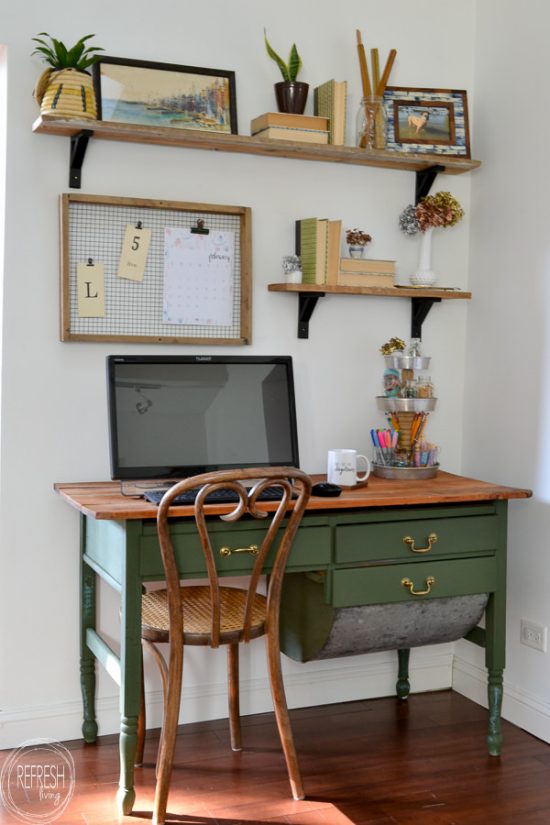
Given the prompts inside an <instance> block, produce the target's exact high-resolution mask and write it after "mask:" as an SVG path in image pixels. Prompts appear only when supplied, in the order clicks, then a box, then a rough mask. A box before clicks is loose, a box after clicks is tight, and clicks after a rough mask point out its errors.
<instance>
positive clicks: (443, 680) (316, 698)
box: [0, 645, 453, 748]
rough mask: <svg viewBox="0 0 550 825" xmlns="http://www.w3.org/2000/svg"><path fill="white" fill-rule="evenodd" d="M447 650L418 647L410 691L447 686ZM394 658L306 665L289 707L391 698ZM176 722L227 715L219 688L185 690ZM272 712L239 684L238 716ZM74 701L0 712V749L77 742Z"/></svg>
mask: <svg viewBox="0 0 550 825" xmlns="http://www.w3.org/2000/svg"><path fill="white" fill-rule="evenodd" d="M452 663H453V650H452V646H451V645H440V646H438V647H432V648H419V649H418V650H413V651H412V653H411V662H410V681H411V691H412V692H415V693H419V692H422V691H427V690H443V689H445V688H449V687H450V686H451V676H452ZM396 679H397V655H396V654H394V653H392V654H386V653H384V654H372V655H370V656H354V657H350V658H348V659H339V660H336V659H332V660H330V661H325V662H310V663H308V664H305V665H303V666H300V667H295V669H293V672H290V673H286V674H285V687H286V694H287V700H288V705H289V707H290V708H299V707H308V706H314V705H325V704H333V703H335V702H350V701H356V700H360V699H372V698H375V697H380V696H392V695H394V694H395V683H396ZM182 707H183V714H182V718H181V721H182V722H200V721H205V720H209V719H221V718H224V717H226V716H227V688H226V684H225V682H224V683H209V684H205V685H199V686H192V687H185V686H184V697H183V702H182ZM272 709H273V705H272V701H271V693H270V690H269V683H268V681H267V678H263V677H262V678H258V679H249V680H244V679H243V680H241V713H242V714H243V716H246V715H249V714H252V713H265V712H268V711H271V710H272ZM96 716H97V720H98V726H99V734H100V735H101V734H108V733H117V732H118V729H119V699H118V693H117V694H113V695H110V696H105V697H101V698H99V699H97V701H96ZM161 716H162V694H161V692H160V691H151V692H148V693H147V725H148V727H153V728H154V727H159V726H160V722H161ZM81 725H82V704H81V702H80V700H75V701H71V702H62V703H59V704H55V705H32V706H26V707H20V708H16V709H13V710H10V711H6V712H3V713H0V748H12V747H18V746H19V745H21V744H22V743H23V742H24V741H26V740H29V739H37V738H50V739H56V740H58V741H68V740H71V739H79V738H80V737H81V735H82V734H81Z"/></svg>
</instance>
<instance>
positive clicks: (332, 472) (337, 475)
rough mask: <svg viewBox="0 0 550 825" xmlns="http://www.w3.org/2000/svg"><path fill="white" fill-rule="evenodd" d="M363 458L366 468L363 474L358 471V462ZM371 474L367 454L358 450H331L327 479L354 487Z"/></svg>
mask: <svg viewBox="0 0 550 825" xmlns="http://www.w3.org/2000/svg"><path fill="white" fill-rule="evenodd" d="M360 459H362V460H363V461H364V462H365V465H366V470H365V471H364V473H363V475H361V476H360V475H358V473H357V463H358V462H359V460H360ZM369 475H370V461H369V460H368V458H367V456H366V455H361V454H360V453H358V452H357V450H329V451H328V466H327V481H329V482H330V483H331V484H341V485H342V486H344V487H353V486H354V485H355V484H358V483H359V482H362V481H366V480H367V478H368V477H369Z"/></svg>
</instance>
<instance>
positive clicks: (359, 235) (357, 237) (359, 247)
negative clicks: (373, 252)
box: [346, 229, 372, 258]
mask: <svg viewBox="0 0 550 825" xmlns="http://www.w3.org/2000/svg"><path fill="white" fill-rule="evenodd" d="M371 241H372V238H371V236H370V235H368V234H367V233H366V232H363V230H362V229H346V242H347V244H348V249H349V255H350V258H362V257H363V253H364V251H365V247H366V245H367V244H368V243H370V242H371Z"/></svg>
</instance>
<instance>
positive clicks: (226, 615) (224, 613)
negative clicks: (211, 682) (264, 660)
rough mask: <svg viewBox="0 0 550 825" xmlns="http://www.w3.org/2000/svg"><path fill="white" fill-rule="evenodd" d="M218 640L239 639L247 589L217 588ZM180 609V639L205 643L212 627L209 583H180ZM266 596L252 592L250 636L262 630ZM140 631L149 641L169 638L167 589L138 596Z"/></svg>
mask: <svg viewBox="0 0 550 825" xmlns="http://www.w3.org/2000/svg"><path fill="white" fill-rule="evenodd" d="M219 592H220V614H221V615H220V644H231V643H232V642H239V641H240V640H241V637H242V632H243V628H244V623H243V618H244V611H245V605H246V590H242V589H240V588H236V587H221V588H220V591H219ZM180 598H181V606H182V611H183V643H184V644H186V645H208V644H210V639H211V630H212V601H211V595H210V587H207V586H202V585H199V586H196V587H181V588H180ZM266 609H267V600H266V598H265V596H263V595H262V594H260V593H256V594H254V602H253V605H252V621H251V625H250V638H251V639H256V638H257V637H258V636H263V634H264V633H265V617H266ZM141 635H142V638H143V639H146V640H147V641H149V642H169V641H170V616H169V612H168V593H167V591H166V590H152V591H150V592H149V593H147V594H145V595H144V596H143V597H142V600H141Z"/></svg>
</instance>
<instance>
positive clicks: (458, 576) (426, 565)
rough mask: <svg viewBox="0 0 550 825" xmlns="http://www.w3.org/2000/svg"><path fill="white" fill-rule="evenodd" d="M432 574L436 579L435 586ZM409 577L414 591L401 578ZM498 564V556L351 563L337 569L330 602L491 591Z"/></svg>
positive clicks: (343, 603)
mask: <svg viewBox="0 0 550 825" xmlns="http://www.w3.org/2000/svg"><path fill="white" fill-rule="evenodd" d="M429 577H432V578H433V579H434V581H433V583H432V584H431V586H430V585H429V583H428V580H429ZM403 579H408V580H410V581H411V582H412V583H413V590H414V591H415V592H421V593H422V592H423V591H426V590H427V591H429V592H428V593H426V594H425V595H413V594H412V593H411V592H410V589H409V588H408V587H406V586H404V585H403V584H402V583H401V582H402V580H403ZM496 583H497V566H496V558H495V557H494V556H487V557H485V558H478V559H454V560H448V561H431V560H430V561H428V560H426V561H425V562H421V563H418V562H416V563H415V562H413V563H410V564H387V565H382V566H379V567H359V568H357V567H350V568H348V569H346V570H334V571H333V573H332V582H331V584H332V587H331V599H330V603H331V604H332V606H333V607H352V606H354V605H363V604H379V603H382V602H384V603H386V602H403V601H422V599H435V598H443V597H444V596H465V595H467V594H472V593H490V592H493V591H494V590H495V589H496Z"/></svg>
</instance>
